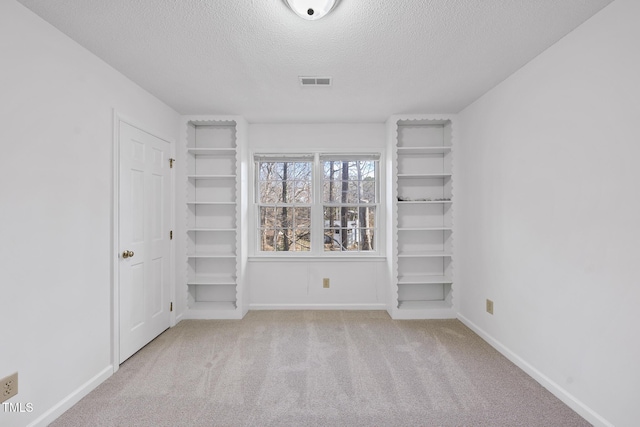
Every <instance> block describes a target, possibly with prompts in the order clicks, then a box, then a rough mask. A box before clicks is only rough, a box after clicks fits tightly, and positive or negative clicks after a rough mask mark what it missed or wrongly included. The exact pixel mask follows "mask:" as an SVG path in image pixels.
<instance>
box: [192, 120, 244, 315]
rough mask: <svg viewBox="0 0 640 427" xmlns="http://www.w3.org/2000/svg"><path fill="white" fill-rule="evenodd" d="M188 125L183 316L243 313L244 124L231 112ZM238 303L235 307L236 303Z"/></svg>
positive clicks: (193, 121)
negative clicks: (185, 302)
mask: <svg viewBox="0 0 640 427" xmlns="http://www.w3.org/2000/svg"><path fill="white" fill-rule="evenodd" d="M186 125H187V132H186V136H187V141H186V143H185V145H186V151H187V156H186V173H187V180H188V185H187V197H186V199H187V200H188V202H187V203H186V211H187V212H186V213H187V216H186V218H187V219H186V227H185V228H186V231H187V233H186V237H187V248H186V256H187V263H186V264H187V265H186V267H187V277H188V279H187V281H186V286H185V288H186V291H187V297H188V310H187V312H186V313H185V318H192V319H239V318H242V314H243V310H242V307H241V303H240V302H241V301H242V289H241V283H242V279H241V277H242V272H241V271H240V270H239V268H240V264H239V259H241V258H242V257H243V252H242V248H241V242H242V239H241V236H240V233H241V228H242V227H241V224H242V221H241V218H240V216H241V215H242V214H241V212H240V210H239V209H238V208H237V207H238V205H237V203H238V202H239V201H240V200H242V198H241V195H242V194H243V192H244V191H246V190H245V189H244V187H245V186H246V184H245V183H244V182H243V179H242V176H241V169H240V165H239V162H240V159H241V157H242V151H243V148H242V147H244V146H245V145H246V144H244V143H243V142H242V141H243V139H242V136H241V135H240V134H243V133H244V129H245V127H244V126H245V125H244V123H243V122H242V120H241V119H240V118H238V120H237V119H236V118H233V117H231V116H224V117H221V116H218V117H216V116H209V117H205V116H194V117H192V118H189V119H188V121H187V122H186ZM238 307H239V308H238Z"/></svg>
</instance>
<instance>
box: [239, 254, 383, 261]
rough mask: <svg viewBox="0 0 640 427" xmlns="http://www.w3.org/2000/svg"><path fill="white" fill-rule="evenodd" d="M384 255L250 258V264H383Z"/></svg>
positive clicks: (267, 256)
mask: <svg viewBox="0 0 640 427" xmlns="http://www.w3.org/2000/svg"><path fill="white" fill-rule="evenodd" d="M386 260H387V257H385V256H382V255H340V256H335V255H334V256H311V255H307V256H291V255H283V256H269V255H265V256H262V255H260V256H250V257H249V262H278V261H280V262H383V261H386Z"/></svg>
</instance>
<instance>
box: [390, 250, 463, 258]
mask: <svg viewBox="0 0 640 427" xmlns="http://www.w3.org/2000/svg"><path fill="white" fill-rule="evenodd" d="M452 256H453V254H451V253H450V252H441V251H421V252H400V253H398V258H451V257H452Z"/></svg>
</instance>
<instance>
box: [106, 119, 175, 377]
mask: <svg viewBox="0 0 640 427" xmlns="http://www.w3.org/2000/svg"><path fill="white" fill-rule="evenodd" d="M112 111H113V146H112V153H113V158H112V162H113V168H112V171H111V172H112V174H113V175H112V178H113V179H112V184H113V188H112V189H111V196H112V200H111V204H112V207H113V209H112V211H111V231H112V234H111V308H112V311H111V340H112V341H111V366H112V369H113V373H116V372H117V371H118V369H119V368H120V323H119V320H120V316H119V313H120V283H119V278H120V263H119V262H118V259H119V250H120V240H119V239H120V222H119V212H120V123H126V124H128V125H131V126H133V127H135V128H137V129H140V130H141V131H143V132H145V133H148V134H149V135H151V136H153V137H155V138H158V139H161V140H162V141H165V142H166V143H167V144H169V150H168V151H169V152H170V153H172V154H171V156H173V158H175V147H176V143H175V141H174V139H173V138H165V137H163V136H161V135H160V134H157V133H155V132H150V131H148V130H146V127H145V126H141V125H140V124H139V123H137V122H136V121H135V120H132V119H130V118H129V117H127V116H125V115H123V114H121V113H119V112H118V111H117V110H116V109H115V108H114V109H113V110H112ZM175 175H176V174H175V173H170V177H169V179H170V188H169V191H170V193H171V194H170V197H171V201H170V204H171V215H170V218H169V222H170V224H169V228H170V229H172V230H175V225H176V224H175V213H174V211H175ZM174 246H175V245H174V241H170V243H169V277H170V279H169V280H170V282H169V295H168V299H169V301H173V302H174V303H175V300H176V298H175V295H176V281H175V268H176V265H175V262H176V261H175V258H176V257H175V247H174ZM174 310H175V305H174ZM174 313H175V311H174V312H171V313H169V325H168V326H169V327H172V326H175V325H176V323H177V322H176V320H175V314H174Z"/></svg>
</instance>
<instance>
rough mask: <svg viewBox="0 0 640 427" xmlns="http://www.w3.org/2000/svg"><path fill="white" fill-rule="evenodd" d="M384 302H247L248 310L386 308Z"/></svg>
mask: <svg viewBox="0 0 640 427" xmlns="http://www.w3.org/2000/svg"><path fill="white" fill-rule="evenodd" d="M386 309H387V305H386V304H249V310H386Z"/></svg>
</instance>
